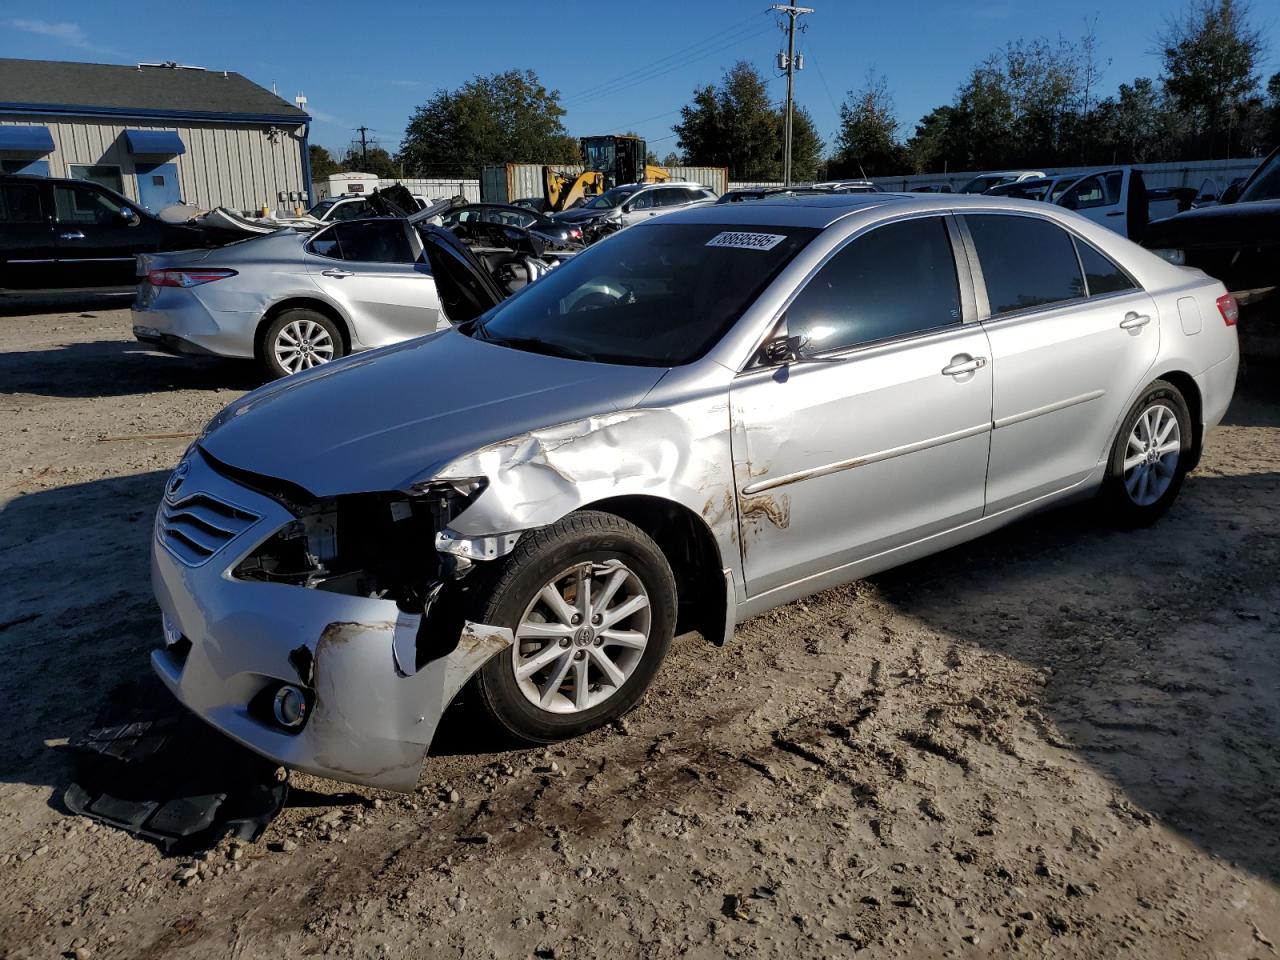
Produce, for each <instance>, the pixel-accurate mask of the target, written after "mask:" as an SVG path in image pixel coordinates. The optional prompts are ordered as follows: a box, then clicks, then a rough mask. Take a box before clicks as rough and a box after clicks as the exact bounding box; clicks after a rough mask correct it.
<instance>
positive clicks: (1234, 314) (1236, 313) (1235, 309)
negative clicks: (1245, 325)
mask: <svg viewBox="0 0 1280 960" xmlns="http://www.w3.org/2000/svg"><path fill="white" fill-rule="evenodd" d="M1218 312H1219V313H1220V314H1222V322H1223V323H1225V324H1226V325H1227V326H1228V327H1234V326H1235V325H1236V321H1237V320H1239V319H1240V304H1238V303H1236V298H1235V297H1233V296H1232V295H1231V294H1229V293H1224V294H1223V295H1222V296H1220V297H1219V298H1218Z"/></svg>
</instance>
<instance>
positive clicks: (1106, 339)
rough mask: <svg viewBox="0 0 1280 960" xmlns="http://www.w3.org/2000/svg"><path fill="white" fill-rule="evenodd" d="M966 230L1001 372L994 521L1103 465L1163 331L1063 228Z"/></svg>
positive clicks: (991, 477)
mask: <svg viewBox="0 0 1280 960" xmlns="http://www.w3.org/2000/svg"><path fill="white" fill-rule="evenodd" d="M963 223H964V225H965V228H966V230H967V233H968V238H969V241H970V245H971V248H972V251H973V254H974V255H975V257H976V269H975V270H974V273H975V276H976V277H977V278H979V281H980V282H979V284H978V287H979V304H978V309H979V311H981V312H983V314H984V315H985V316H986V317H987V319H986V320H985V321H983V324H982V325H983V327H985V328H986V332H987V337H988V339H989V340H990V342H991V362H992V366H993V368H994V383H993V398H992V400H993V402H992V419H993V430H992V433H991V466H990V469H989V471H988V480H987V512H988V513H996V512H999V511H1000V510H1003V509H1005V508H1007V507H1011V506H1015V505H1017V504H1019V503H1023V502H1026V501H1029V500H1033V499H1035V498H1037V497H1040V496H1046V495H1049V494H1052V493H1055V492H1057V491H1060V490H1065V489H1067V488H1069V487H1071V486H1073V485H1075V484H1077V483H1079V482H1080V481H1082V480H1084V479H1085V478H1086V477H1087V476H1088V475H1089V474H1090V473H1091V472H1092V471H1093V470H1094V468H1096V467H1097V465H1098V464H1099V462H1100V461H1101V460H1102V459H1103V458H1104V457H1105V456H1106V455H1107V452H1108V450H1109V449H1110V444H1111V441H1112V437H1113V434H1114V431H1115V429H1116V424H1117V422H1118V421H1119V419H1120V417H1121V415H1122V414H1123V413H1124V411H1125V410H1126V409H1127V407H1128V405H1129V403H1130V402H1131V398H1132V396H1133V393H1134V391H1135V390H1136V389H1137V388H1138V387H1140V386H1141V385H1142V384H1143V383H1145V378H1146V376H1147V371H1148V370H1150V368H1151V365H1152V364H1153V363H1154V362H1155V359H1156V352H1157V350H1158V348H1159V343H1160V323H1159V317H1158V316H1157V314H1156V308H1155V304H1154V303H1153V302H1152V300H1151V298H1150V297H1149V296H1148V295H1147V293H1146V292H1145V291H1143V290H1142V289H1141V288H1140V287H1139V286H1138V285H1137V283H1136V282H1135V281H1134V280H1133V279H1132V278H1130V277H1129V276H1128V275H1127V274H1126V273H1125V272H1124V271H1123V270H1122V269H1121V268H1120V267H1119V266H1117V265H1116V264H1115V263H1113V262H1112V261H1111V260H1110V259H1108V258H1107V257H1106V256H1105V255H1103V254H1102V253H1101V252H1100V251H1099V250H1097V249H1096V248H1094V247H1093V246H1092V245H1091V244H1089V243H1087V242H1086V241H1084V240H1082V239H1080V238H1078V237H1074V236H1073V235H1072V234H1070V233H1068V232H1067V231H1066V230H1064V229H1063V228H1062V227H1060V226H1058V225H1057V224H1056V223H1053V222H1051V221H1049V220H1047V219H1044V218H1042V217H1036V216H1031V215H1026V214H1008V213H984V214H967V215H965V216H964V217H963ZM984 299H985V303H984V302H983V301H984Z"/></svg>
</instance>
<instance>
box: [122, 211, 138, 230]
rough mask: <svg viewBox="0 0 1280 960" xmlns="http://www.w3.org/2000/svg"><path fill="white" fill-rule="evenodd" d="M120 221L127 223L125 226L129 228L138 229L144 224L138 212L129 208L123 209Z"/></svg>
mask: <svg viewBox="0 0 1280 960" xmlns="http://www.w3.org/2000/svg"><path fill="white" fill-rule="evenodd" d="M120 219H121V220H123V221H124V222H125V226H128V227H136V226H137V225H138V224H140V223H141V222H142V218H141V217H140V216H138V212H137V211H136V210H132V209H130V208H129V207H124V208H123V209H121V211H120Z"/></svg>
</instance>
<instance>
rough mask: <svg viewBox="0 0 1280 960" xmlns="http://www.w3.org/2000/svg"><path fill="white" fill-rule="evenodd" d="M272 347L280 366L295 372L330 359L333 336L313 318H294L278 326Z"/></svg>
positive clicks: (331, 357)
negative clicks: (278, 330) (278, 329)
mask: <svg viewBox="0 0 1280 960" xmlns="http://www.w3.org/2000/svg"><path fill="white" fill-rule="evenodd" d="M272 349H273V350H274V351H275V355H276V360H278V361H279V362H280V366H281V367H283V368H284V369H285V370H288V371H289V372H290V373H297V372H298V371H299V370H310V369H311V368H312V367H314V366H317V365H319V364H321V363H328V362H329V361H330V360H332V359H333V337H332V336H330V335H329V331H328V330H326V329H325V328H324V327H322V326H321V325H320V324H318V323H316V322H315V321H314V320H294V321H293V322H291V323H286V324H285V325H284V326H283V327H281V328H280V332H279V333H278V334H276V342H275V343H274V344H272Z"/></svg>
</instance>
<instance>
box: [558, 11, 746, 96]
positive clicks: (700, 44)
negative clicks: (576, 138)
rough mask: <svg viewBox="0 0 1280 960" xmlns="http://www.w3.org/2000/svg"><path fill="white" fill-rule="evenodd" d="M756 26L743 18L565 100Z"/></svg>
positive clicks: (665, 62)
mask: <svg viewBox="0 0 1280 960" xmlns="http://www.w3.org/2000/svg"><path fill="white" fill-rule="evenodd" d="M756 26H757V21H755V20H754V18H749V19H747V20H743V21H741V22H740V23H738V24H737V25H736V26H734V27H733V28H731V29H730V30H729V31H728V33H726V32H725V31H724V30H721V31H719V32H717V33H715V34H713V35H712V36H710V37H704V38H703V39H701V40H698V41H696V42H695V43H691V44H689V45H688V46H686V47H681V48H680V49H679V50H677V51H675V52H674V53H669V54H667V55H666V56H665V57H660V58H659V59H657V60H653V61H651V62H649V63H646V64H645V65H644V66H642V67H636V68H634V69H632V70H628V71H627V72H626V73H620V74H618V75H617V76H616V77H611V78H610V79H608V80H605V81H603V83H598V84H596V85H595V86H593V87H591V89H589V90H581V91H579V92H578V93H571V94H568V95H566V97H565V100H566V102H567V101H570V100H576V99H578V98H579V97H585V96H588V95H591V94H594V93H596V92H597V91H599V90H600V89H602V88H603V87H610V86H612V85H614V84H615V83H618V82H620V81H624V80H629V79H630V78H632V77H634V76H636V75H637V74H641V73H647V72H648V71H650V70H652V69H654V68H655V67H662V66H664V65H666V64H667V63H668V62H670V61H671V60H674V59H677V58H679V57H681V56H685V55H686V54H690V53H692V52H693V51H695V50H697V49H698V48H699V47H703V46H706V45H707V44H708V43H715V42H718V41H723V40H724V39H725V38H726V36H732V35H733V34H735V33H738V32H741V31H742V30H744V29H755V28H756Z"/></svg>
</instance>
